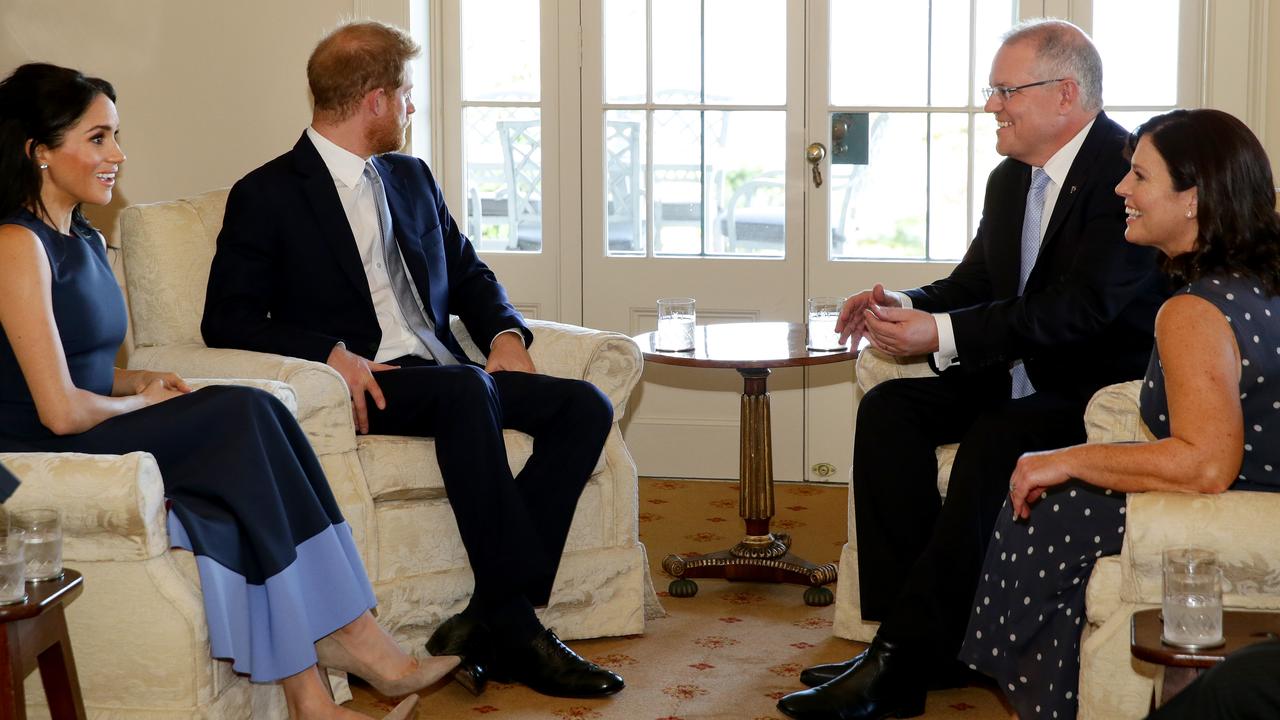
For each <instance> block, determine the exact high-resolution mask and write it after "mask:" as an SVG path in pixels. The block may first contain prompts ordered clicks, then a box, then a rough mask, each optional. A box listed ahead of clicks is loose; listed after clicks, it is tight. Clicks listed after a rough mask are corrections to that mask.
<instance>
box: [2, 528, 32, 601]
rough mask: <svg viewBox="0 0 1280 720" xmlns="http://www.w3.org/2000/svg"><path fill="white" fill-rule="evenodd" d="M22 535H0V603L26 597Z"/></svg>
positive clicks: (21, 599)
mask: <svg viewBox="0 0 1280 720" xmlns="http://www.w3.org/2000/svg"><path fill="white" fill-rule="evenodd" d="M22 550H23V544H22V537H21V536H19V535H0V605H13V604H15V603H20V602H22V601H23V600H26V599H27V592H26V583H25V573H24V568H25V564H24V562H23V554H22Z"/></svg>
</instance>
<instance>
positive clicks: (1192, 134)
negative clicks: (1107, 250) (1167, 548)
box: [960, 110, 1280, 720]
mask: <svg viewBox="0 0 1280 720" xmlns="http://www.w3.org/2000/svg"><path fill="white" fill-rule="evenodd" d="M1136 142H1137V144H1136V147H1135V148H1134V149H1133V154H1132V167H1131V169H1130V171H1129V174H1128V175H1126V176H1125V178H1124V180H1123V181H1121V183H1120V185H1119V186H1117V187H1116V192H1117V193H1118V194H1119V195H1121V196H1122V197H1124V198H1125V208H1126V211H1127V212H1128V215H1129V217H1128V221H1127V223H1128V224H1127V229H1126V230H1125V238H1126V239H1127V240H1128V241H1129V242H1131V243H1135V244H1138V245H1151V246H1154V247H1156V248H1158V249H1159V250H1160V251H1161V252H1163V253H1164V255H1165V256H1166V258H1165V261H1164V262H1165V269H1166V270H1167V271H1168V272H1169V273H1170V274H1171V275H1173V276H1174V277H1175V278H1177V279H1179V280H1181V281H1184V282H1186V283H1187V285H1186V287H1185V288H1184V289H1183V290H1182V291H1181V292H1179V293H1177V294H1175V295H1174V296H1173V297H1172V298H1170V299H1169V300H1168V301H1167V302H1166V303H1165V304H1164V306H1163V307H1162V308H1161V309H1160V314H1159V315H1158V317H1157V318H1156V348H1155V351H1154V352H1153V353H1152V357H1151V364H1150V365H1149V367H1148V368H1147V375H1146V378H1145V380H1144V382H1143V386H1142V393H1141V406H1142V419H1143V420H1144V421H1145V422H1146V424H1147V427H1148V428H1150V430H1151V432H1152V434H1153V435H1154V437H1156V438H1157V439H1156V440H1154V441H1152V442H1146V443H1124V444H1110V445H1108V444H1093V445H1078V446H1075V447H1071V448H1066V449H1064V450H1055V451H1050V452H1042V453H1028V454H1026V455H1023V456H1022V458H1021V459H1020V460H1019V461H1018V466H1017V469H1016V470H1015V471H1014V474H1013V479H1012V482H1011V483H1010V485H1009V500H1008V501H1006V503H1005V509H1004V513H1003V515H1002V516H1001V519H1000V521H999V523H998V524H997V525H996V529H995V533H994V534H993V536H992V540H991V544H990V546H989V549H988V551H987V557H986V562H985V564H984V566H983V570H982V577H981V578H980V581H979V586H978V592H977V595H976V596H975V598H974V609H973V614H972V615H971V616H970V620H969V629H968V633H967V636H966V639H965V642H964V646H963V648H962V649H961V653H960V658H961V660H963V661H964V662H966V663H969V664H970V665H971V666H973V667H974V668H975V669H977V670H980V671H982V672H984V673H986V674H988V675H991V676H992V677H994V678H995V679H996V680H997V682H998V683H999V686H1000V689H1001V690H1003V691H1004V693H1005V695H1006V696H1007V697H1008V699H1009V702H1010V704H1012V706H1013V707H1014V709H1015V710H1016V712H1017V714H1018V717H1019V718H1022V720H1028V719H1029V718H1064V719H1065V718H1074V717H1075V715H1076V689H1077V682H1078V676H1079V672H1080V633H1081V625H1082V623H1083V622H1084V620H1083V617H1082V615H1083V613H1084V599H1085V583H1086V582H1088V579H1089V574H1090V572H1091V571H1092V570H1093V565H1094V563H1095V562H1096V561H1097V559H1098V558H1100V557H1102V556H1103V555H1114V554H1116V553H1118V552H1120V545H1121V541H1122V539H1123V538H1124V527H1125V517H1124V512H1125V493H1130V492H1143V491H1147V490H1165V491H1178V492H1201V493H1219V492H1222V491H1224V490H1226V489H1228V488H1233V489H1239V490H1267V491H1275V490H1280V471H1277V468H1280V219H1277V215H1276V212H1275V196H1274V194H1273V193H1274V190H1273V183H1272V176H1271V166H1270V162H1269V161H1268V160H1267V156H1266V153H1265V152H1264V151H1263V149H1262V146H1261V145H1260V144H1259V143H1258V140H1257V138H1255V137H1254V136H1253V134H1252V133H1251V132H1250V131H1249V129H1248V128H1247V127H1245V125H1244V124H1243V123H1241V122H1240V121H1239V120H1236V119H1235V118H1233V117H1231V116H1230V115H1227V114H1226V113H1222V112H1219V111H1216V110H1175V111H1173V112H1170V113H1167V114H1165V115H1160V116H1157V117H1155V118H1152V119H1151V120H1150V121H1148V122H1147V123H1146V124H1144V125H1143V126H1142V127H1140V128H1139V129H1138V132H1137V135H1136ZM1100 361H1105V358H1103V359H1100Z"/></svg>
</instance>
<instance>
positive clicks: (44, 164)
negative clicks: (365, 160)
mask: <svg viewBox="0 0 1280 720" xmlns="http://www.w3.org/2000/svg"><path fill="white" fill-rule="evenodd" d="M40 169H41V170H48V169H49V163H40ZM1190 213H1191V211H1190V210H1188V211H1187V217H1191V214H1190Z"/></svg>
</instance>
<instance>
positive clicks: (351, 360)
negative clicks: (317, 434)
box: [325, 343, 396, 435]
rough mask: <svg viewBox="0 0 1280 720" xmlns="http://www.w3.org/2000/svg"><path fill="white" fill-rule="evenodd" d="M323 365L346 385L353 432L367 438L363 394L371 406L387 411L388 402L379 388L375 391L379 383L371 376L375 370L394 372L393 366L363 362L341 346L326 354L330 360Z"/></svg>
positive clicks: (367, 422) (366, 416)
mask: <svg viewBox="0 0 1280 720" xmlns="http://www.w3.org/2000/svg"><path fill="white" fill-rule="evenodd" d="M325 364H326V365H328V366H329V367H331V368H333V369H334V370H337V371H338V374H339V375H341V376H342V381H343V382H345V383H346V384H347V392H349V393H351V415H352V419H353V420H355V423H356V432H358V433H360V434H361V435H367V434H368V433H369V407H368V404H367V401H366V400H365V397H364V396H365V393H368V394H369V397H371V398H373V403H374V404H375V405H377V406H378V409H379V410H386V409H387V401H386V399H385V398H384V397H382V388H380V387H378V381H377V380H374V379H373V373H374V372H375V371H378V370H395V369H396V366H395V365H387V364H385V363H378V362H373V361H371V360H366V359H364V358H362V357H360V356H359V355H356V354H355V353H353V352H351V351H350V350H347V348H346V347H345V346H344V345H342V344H341V343H339V344H337V345H334V346H333V350H330V351H329V359H327V360H325Z"/></svg>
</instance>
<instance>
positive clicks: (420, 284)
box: [373, 157, 440, 328]
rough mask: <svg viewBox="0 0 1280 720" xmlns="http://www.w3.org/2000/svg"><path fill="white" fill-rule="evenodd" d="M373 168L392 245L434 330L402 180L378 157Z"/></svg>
mask: <svg viewBox="0 0 1280 720" xmlns="http://www.w3.org/2000/svg"><path fill="white" fill-rule="evenodd" d="M373 165H374V167H375V168H377V170H378V174H379V175H380V176H381V177H382V187H383V188H384V189H385V190H386V193H387V209H388V211H390V213H391V229H392V231H393V233H394V235H395V239H396V246H397V247H399V248H400V256H401V257H402V258H404V266H405V270H406V271H407V272H408V273H409V281H410V282H412V283H413V284H414V285H415V286H416V287H417V289H418V296H419V297H421V298H422V304H423V306H424V307H423V309H424V310H426V312H427V315H429V316H430V317H431V322H432V323H433V324H434V325H435V326H436V327H437V328H438V327H440V318H439V317H438V316H437V314H436V312H435V303H433V302H432V299H431V270H430V268H429V267H428V264H427V260H426V257H425V255H424V254H423V252H422V250H421V248H420V247H419V246H418V245H416V244H415V243H413V242H411V241H410V240H409V239H408V236H409V235H412V233H411V232H409V231H408V229H409V228H412V227H415V224H414V223H413V222H411V221H410V218H408V217H406V216H405V213H407V212H408V208H409V207H410V204H409V202H408V198H409V189H408V188H407V187H405V184H404V180H403V179H402V178H401V177H400V176H399V175H397V174H396V172H395V168H394V166H393V165H392V164H391V163H389V162H387V161H386V160H383V159H382V158H381V157H374V158H373Z"/></svg>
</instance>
